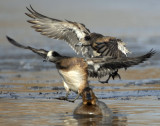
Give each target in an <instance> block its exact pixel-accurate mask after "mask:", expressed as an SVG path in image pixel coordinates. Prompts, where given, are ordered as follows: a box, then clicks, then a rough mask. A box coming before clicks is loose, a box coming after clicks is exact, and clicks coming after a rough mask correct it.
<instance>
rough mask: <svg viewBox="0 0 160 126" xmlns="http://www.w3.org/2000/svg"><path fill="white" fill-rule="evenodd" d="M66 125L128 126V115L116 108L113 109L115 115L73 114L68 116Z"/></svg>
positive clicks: (65, 121)
mask: <svg viewBox="0 0 160 126" xmlns="http://www.w3.org/2000/svg"><path fill="white" fill-rule="evenodd" d="M64 125H65V126H70V125H72V126H75V125H78V126H99V125H100V126H102V125H105V126H126V125H127V117H126V115H124V114H122V113H120V112H119V111H118V110H117V109H116V108H114V111H113V117H112V118H110V117H108V116H93V115H88V116H84V115H83V116H82V115H73V116H67V117H66V118H65V120H64Z"/></svg>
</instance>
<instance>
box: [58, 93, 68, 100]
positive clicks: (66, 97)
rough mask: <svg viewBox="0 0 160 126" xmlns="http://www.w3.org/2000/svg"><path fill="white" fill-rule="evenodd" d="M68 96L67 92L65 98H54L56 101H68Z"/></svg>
mask: <svg viewBox="0 0 160 126" xmlns="http://www.w3.org/2000/svg"><path fill="white" fill-rule="evenodd" d="M68 95H69V92H67V93H66V96H61V97H58V98H56V99H58V100H66V101H67V100H68Z"/></svg>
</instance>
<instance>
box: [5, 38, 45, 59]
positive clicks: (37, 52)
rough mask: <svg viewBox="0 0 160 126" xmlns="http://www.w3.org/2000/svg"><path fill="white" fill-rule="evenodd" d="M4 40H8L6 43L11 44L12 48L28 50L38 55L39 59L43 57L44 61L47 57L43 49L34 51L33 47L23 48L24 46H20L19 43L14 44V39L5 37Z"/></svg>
mask: <svg viewBox="0 0 160 126" xmlns="http://www.w3.org/2000/svg"><path fill="white" fill-rule="evenodd" d="M6 38H7V39H8V41H9V42H10V43H11V44H13V45H14V46H17V47H19V48H23V49H29V50H31V51H32V52H34V53H36V54H38V55H40V56H41V57H43V58H44V59H45V58H46V57H47V53H48V51H46V50H44V49H35V48H33V47H30V46H24V45H21V44H20V43H18V42H16V41H15V40H14V39H12V38H10V37H8V36H6Z"/></svg>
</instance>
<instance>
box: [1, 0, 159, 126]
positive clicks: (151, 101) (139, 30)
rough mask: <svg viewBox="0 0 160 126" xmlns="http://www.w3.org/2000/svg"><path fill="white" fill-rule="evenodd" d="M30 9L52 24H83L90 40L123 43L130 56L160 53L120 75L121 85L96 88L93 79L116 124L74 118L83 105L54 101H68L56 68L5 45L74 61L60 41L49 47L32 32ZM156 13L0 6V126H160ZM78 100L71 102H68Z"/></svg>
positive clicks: (38, 4)
mask: <svg viewBox="0 0 160 126" xmlns="http://www.w3.org/2000/svg"><path fill="white" fill-rule="evenodd" d="M29 4H32V6H33V7H34V8H35V9H36V10H37V11H39V12H41V13H43V14H45V15H48V16H50V17H53V18H58V19H68V20H72V21H77V22H81V23H84V24H85V25H86V27H87V28H89V29H90V30H91V31H93V32H94V31H95V32H99V33H102V34H104V35H111V36H116V37H119V38H121V39H122V40H123V41H125V42H126V43H127V47H128V48H129V50H130V51H131V52H132V54H131V55H132V56H134V55H141V54H144V53H145V52H147V51H149V50H150V49H152V48H153V49H155V50H156V51H157V54H156V55H155V56H154V57H152V58H151V59H150V60H149V61H146V62H144V63H143V64H140V65H138V66H135V67H133V68H129V69H128V70H127V71H124V70H120V74H121V77H122V80H118V79H116V80H111V81H110V82H109V84H99V82H97V80H96V79H89V80H90V85H91V87H92V88H93V90H94V92H95V94H96V96H97V97H98V98H99V100H101V101H103V102H105V103H106V104H107V105H108V107H109V108H110V109H111V110H112V111H113V113H114V115H113V116H114V118H113V119H112V120H109V119H107V118H105V117H103V118H102V117H96V118H76V117H74V116H73V114H72V112H73V110H74V108H76V106H77V105H78V103H80V102H81V98H80V99H78V100H77V101H76V102H75V103H69V102H66V101H59V100H56V99H55V98H57V97H59V96H64V95H65V90H64V88H63V85H62V83H61V79H60V77H59V75H58V73H57V71H56V70H55V68H54V67H55V66H54V65H53V64H51V63H44V62H43V60H42V59H41V58H40V57H38V56H36V55H34V54H32V52H29V51H28V50H26V51H24V50H23V49H18V48H17V47H13V45H11V44H9V43H8V42H7V40H6V38H5V36H6V35H9V36H11V37H13V38H14V39H15V40H17V41H19V42H21V43H23V44H25V45H30V46H33V47H37V48H44V49H48V50H56V51H58V52H60V53H61V54H65V55H71V56H75V55H76V54H75V53H74V52H73V51H72V50H71V49H70V47H69V46H68V45H67V44H65V43H64V42H63V41H58V40H52V39H49V38H47V37H44V36H42V35H40V34H39V33H36V32H35V31H34V30H33V29H32V28H30V26H31V25H30V24H28V23H27V22H26V20H28V19H29V18H28V17H26V16H25V14H24V13H25V12H27V11H26V8H25V7H26V6H29ZM73 5H74V6H73ZM142 5H143V6H142ZM159 5H160V1H157V0H152V1H150V0H141V1H139V0H134V1H128V0H121V1H118V0H113V1H110V0H102V1H101V2H99V1H92V3H91V2H90V1H84V0H82V1H76V2H75V0H70V1H67V2H66V1H63V4H62V1H59V0H55V1H54V2H53V0H47V1H43V0H34V1H33V0H27V1H26V0H14V2H12V1H10V0H3V1H2V0H1V1H0V27H1V28H0V125H1V126H10V125H16V126H19V125H20V126H21V125H22V126H27V125H30V126H32V125H33V126H35V125H38V126H42V125H58V126H63V125H69V126H70V125H73V126H74V125H82V126H85V125H87V126H88V125H102V124H103V125H113V126H125V125H127V126H128V125H129V126H136V125H137V126H146V125H148V126H158V125H160V121H159V120H160V106H159V105H160V60H159V59H160V57H159V52H160V44H159V40H160V29H159V28H160V23H159V22H160V13H159V12H160V7H159ZM148 8H150V9H148ZM75 96H76V94H75V93H71V94H70V98H71V99H72V98H74V97H75Z"/></svg>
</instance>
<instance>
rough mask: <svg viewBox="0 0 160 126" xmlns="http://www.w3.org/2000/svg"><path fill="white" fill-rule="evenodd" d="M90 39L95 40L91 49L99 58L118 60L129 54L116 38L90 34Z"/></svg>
mask: <svg viewBox="0 0 160 126" xmlns="http://www.w3.org/2000/svg"><path fill="white" fill-rule="evenodd" d="M91 38H93V39H94V40H95V41H94V42H93V44H92V47H93V49H94V50H95V52H97V55H99V56H109V57H114V58H119V57H126V56H127V53H129V51H128V49H127V48H126V46H125V43H124V42H123V41H122V40H120V39H118V38H115V37H111V36H103V35H101V34H97V33H91Z"/></svg>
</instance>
